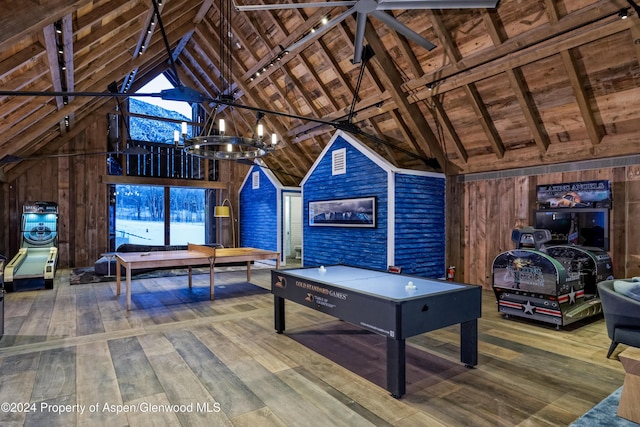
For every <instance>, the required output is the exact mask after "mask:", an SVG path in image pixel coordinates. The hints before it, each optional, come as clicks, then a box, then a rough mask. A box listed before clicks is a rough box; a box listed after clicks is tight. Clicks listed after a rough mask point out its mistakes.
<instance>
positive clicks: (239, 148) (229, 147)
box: [173, 0, 278, 160]
mask: <svg viewBox="0 0 640 427" xmlns="http://www.w3.org/2000/svg"><path fill="white" fill-rule="evenodd" d="M219 7H220V26H219V37H220V67H219V69H220V81H221V86H220V87H222V88H223V90H222V93H220V95H219V96H218V98H217V99H216V100H214V101H213V103H214V104H216V105H215V106H214V107H213V108H212V113H211V114H210V115H209V117H208V118H207V119H206V120H205V123H204V126H203V127H202V129H201V132H200V134H199V135H198V136H192V137H188V131H187V123H186V122H182V135H180V133H179V132H178V131H177V130H176V131H175V132H174V136H173V141H174V143H175V145H176V148H178V147H179V146H180V139H181V138H180V137H181V136H182V148H183V150H184V151H185V152H186V153H189V154H192V155H194V156H197V157H204V158H209V159H219V160H243V159H249V160H252V159H256V158H259V157H263V156H265V155H266V154H268V153H269V152H271V151H273V150H274V149H275V148H276V145H277V142H278V137H277V136H276V134H275V133H272V134H271V138H265V135H264V126H263V125H262V123H260V120H261V119H262V118H263V117H264V112H262V111H260V110H258V112H257V114H256V124H255V127H254V129H253V132H252V134H251V136H241V135H233V134H228V133H227V132H226V125H225V120H224V119H219V121H218V122H217V124H218V126H217V127H216V116H217V113H218V109H219V108H220V107H221V105H226V106H228V108H229V111H230V112H231V118H232V119H233V113H234V107H233V104H234V94H235V92H236V89H235V86H234V84H233V82H232V78H233V76H232V74H231V60H232V58H231V49H232V45H233V43H232V39H233V32H232V31H233V28H232V25H231V13H232V9H233V7H232V0H219ZM216 101H217V102H216ZM231 122H232V124H233V127H234V131H235V133H236V134H237V129H235V128H236V126H235V120H232V121H231Z"/></svg>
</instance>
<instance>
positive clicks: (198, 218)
mask: <svg viewBox="0 0 640 427" xmlns="http://www.w3.org/2000/svg"><path fill="white" fill-rule="evenodd" d="M172 87H173V86H172V85H171V83H169V81H168V80H167V79H166V78H165V77H164V76H163V75H159V76H158V77H156V78H155V79H154V80H152V81H151V82H150V83H149V84H147V85H146V86H144V87H143V88H141V89H140V90H139V92H140V93H157V92H160V91H161V90H163V89H170V88H172ZM129 102H130V104H129V108H130V110H131V111H132V112H136V113H141V114H144V115H147V116H153V117H160V118H170V119H173V120H170V121H163V120H151V119H142V118H139V117H132V118H131V119H130V120H129V131H130V135H131V138H132V140H133V141H134V143H135V145H137V146H140V147H143V148H145V149H146V150H147V151H148V154H145V155H142V156H139V155H129V156H127V157H128V160H127V162H126V167H127V169H126V175H129V176H145V177H153V178H155V177H159V178H173V179H176V180H178V179H188V180H203V179H206V178H208V179H210V180H215V179H216V172H215V171H216V165H215V162H213V161H211V160H206V162H208V163H207V164H205V163H204V162H205V161H204V160H202V159H199V158H196V157H193V156H191V155H187V154H186V153H184V152H183V150H182V149H180V148H176V147H174V143H173V135H174V131H175V130H178V129H180V128H181V126H180V122H181V121H191V120H190V118H189V117H192V115H193V109H192V106H191V105H189V104H188V103H186V102H175V101H165V100H162V99H160V98H132V99H130V100H129ZM207 171H208V175H209V176H208V177H206V176H205V174H206V172H207ZM120 173H122V172H120ZM111 195H112V197H111V202H110V224H109V225H110V249H111V250H116V249H117V248H118V247H119V246H120V245H121V244H123V243H133V244H142V245H167V244H171V245H186V244H187V243H197V244H209V243H215V220H214V218H213V214H212V211H213V207H214V203H213V201H214V200H215V190H205V189H198V188H186V187H164V186H150V185H114V186H112V189H111Z"/></svg>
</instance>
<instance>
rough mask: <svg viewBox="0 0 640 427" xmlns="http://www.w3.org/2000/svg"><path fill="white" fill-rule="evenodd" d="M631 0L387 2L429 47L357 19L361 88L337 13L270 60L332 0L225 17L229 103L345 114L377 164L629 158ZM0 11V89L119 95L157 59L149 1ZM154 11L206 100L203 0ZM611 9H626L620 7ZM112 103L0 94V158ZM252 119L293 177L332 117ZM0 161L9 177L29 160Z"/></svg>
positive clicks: (32, 149) (209, 79)
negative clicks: (229, 34)
mask: <svg viewBox="0 0 640 427" xmlns="http://www.w3.org/2000/svg"><path fill="white" fill-rule="evenodd" d="M237 1H238V2H239V3H241V4H248V3H252V4H257V3H260V2H262V1H261V0H237ZM288 1H289V0H286V1H284V0H277V2H280V3H282V2H288ZM268 2H273V1H272V0H265V1H264V2H262V3H268ZM632 3H633V2H630V1H629V0H557V1H556V0H502V1H500V2H499V4H498V7H497V8H496V9H491V10H487V9H446V10H402V11H393V12H392V13H393V15H394V17H395V18H396V19H397V20H399V21H400V22H402V23H404V24H405V25H406V26H408V27H409V28H411V29H413V30H414V31H416V32H417V33H419V34H421V35H422V36H424V37H425V38H426V39H428V40H430V41H432V42H433V43H435V44H436V45H437V47H436V48H435V49H433V50H432V51H427V50H425V49H423V48H422V47H420V46H417V45H415V44H414V43H413V42H412V41H408V40H407V39H405V38H404V37H403V36H401V35H399V34H398V33H396V32H395V31H393V30H391V29H390V28H388V27H386V26H385V25H384V24H383V23H381V22H379V21H377V20H376V19H375V18H370V19H368V20H367V27H366V30H365V43H366V44H367V45H368V46H369V47H370V48H371V49H372V51H373V57H372V58H371V59H370V60H369V61H367V62H366V65H365V68H364V70H363V72H362V81H361V83H360V84H359V83H358V79H359V76H360V74H361V70H360V68H361V66H362V64H353V63H352V61H351V60H352V58H353V48H354V46H353V38H354V33H355V19H353V18H351V17H350V18H347V19H346V20H345V21H344V22H343V23H341V24H339V25H337V26H335V27H334V28H332V29H330V30H329V31H327V32H326V33H324V34H323V35H322V36H321V37H319V38H318V39H316V40H314V41H312V42H310V43H308V44H306V45H304V46H302V47H301V48H300V49H297V50H296V51H293V52H291V53H290V54H289V55H285V56H282V55H281V53H282V49H283V47H288V46H290V45H291V44H293V43H294V42H296V41H297V40H299V39H300V38H301V37H302V36H304V35H305V34H307V33H308V32H309V31H310V30H311V29H312V28H314V27H317V26H318V25H320V22H321V20H322V18H323V17H326V16H329V15H330V16H336V15H338V14H339V13H341V12H343V11H344V10H346V8H344V7H328V8H305V9H296V10H272V11H252V12H237V11H234V13H233V15H232V24H233V42H234V43H233V47H234V51H233V57H232V64H231V67H232V68H231V69H232V73H233V82H234V83H235V84H236V85H237V92H236V96H237V98H236V102H237V103H241V104H246V105H250V106H253V107H258V108H264V109H268V110H274V111H279V112H283V113H287V114H291V115H299V116H305V117H313V118H317V119H324V120H329V121H344V120H346V119H347V116H348V114H349V112H350V111H351V109H352V108H353V111H354V112H355V114H354V116H353V119H352V122H353V123H354V124H355V125H357V127H358V128H359V129H360V130H361V131H362V132H363V133H366V134H369V135H372V136H374V138H367V137H363V136H359V137H358V138H359V139H361V140H362V141H363V142H364V143H365V144H367V145H368V146H369V147H370V148H372V149H373V150H375V151H377V152H378V153H379V154H380V155H382V156H383V157H384V158H386V159H387V160H389V161H390V162H391V163H393V164H395V165H397V166H399V167H403V168H410V169H419V170H435V171H441V172H445V173H447V174H454V175H455V174H466V173H474V172H488V171H497V170H503V169H510V168H519V167H524V166H532V165H543V164H551V163H561V162H573V161H579V160H586V159H598V158H606V157H612V156H624V155H630V154H637V153H638V152H640V149H639V147H640V66H639V64H638V58H639V57H640V27H639V25H638V24H639V22H640V21H639V18H638V13H637V8H634V7H632V6H633V4H632ZM3 6H4V7H5V8H6V9H5V10H11V13H10V14H5V15H4V17H3V18H1V20H0V30H1V31H0V91H30V92H41V91H81V92H87V91H89V92H107V87H108V86H109V84H110V83H111V82H114V81H115V82H116V83H117V84H118V86H119V87H120V88H122V87H123V86H124V85H126V84H127V83H129V84H130V85H131V86H130V89H129V92H130V93H131V92H133V91H135V90H136V89H137V88H140V87H142V86H143V85H144V84H146V83H147V82H148V81H150V80H151V79H153V78H154V77H155V76H157V75H158V74H159V73H162V72H165V71H167V70H171V69H172V67H171V66H170V62H169V60H168V59H169V56H168V53H167V50H166V48H165V43H164V40H163V37H162V34H161V31H159V29H158V25H151V23H152V22H154V23H155V22H156V21H155V19H154V7H153V5H152V3H151V0H139V1H135V0H94V1H91V0H77V1H70V0H48V1H44V0H19V1H18V0H5V1H3ZM159 8H160V10H161V16H162V23H163V26H164V29H165V32H166V35H167V41H168V44H169V46H170V49H171V52H172V57H173V58H174V59H175V65H176V69H177V72H178V77H179V80H180V81H181V82H182V83H184V84H185V85H186V86H188V87H191V88H193V89H195V90H197V91H199V92H202V93H203V94H206V95H208V96H211V97H216V96H217V95H218V94H219V92H220V86H221V84H220V39H219V21H220V19H219V16H220V10H219V9H220V5H219V1H218V0H163V1H162V2H161V4H160V6H159ZM621 9H626V10H627V11H628V13H629V18H628V19H620V17H619V12H620V10H621ZM56 27H60V29H61V30H62V33H61V35H59V36H57V35H56V34H55V31H56ZM279 57H281V58H280V60H278V58H279ZM62 65H64V67H62ZM257 73H259V76H258V75H257ZM356 91H357V93H356ZM354 98H355V103H354V104H353V106H352V102H353V100H354ZM114 106H115V101H114V99H113V98H110V97H97V96H94V97H91V96H78V97H69V98H68V99H63V98H62V97H53V96H49V97H43V96H19V97H18V96H0V114H1V116H2V120H1V121H0V158H3V157H4V156H7V155H9V156H18V157H29V156H38V155H43V154H51V153H55V152H56V151H57V150H59V148H60V147H63V146H65V144H66V143H67V142H68V141H69V140H70V138H72V137H73V136H75V135H77V134H78V133H79V132H81V131H82V129H83V128H84V127H86V126H88V125H90V124H91V123H92V122H93V121H94V120H95V119H96V117H104V113H106V112H108V111H110V110H112V109H113V108H114ZM205 107H207V108H208V106H205ZM228 110H229V109H227V112H228ZM234 114H239V116H240V120H238V119H236V123H238V122H239V123H240V124H239V126H241V127H243V128H244V129H240V130H241V131H243V132H244V131H246V132H248V129H249V127H251V126H252V125H253V124H254V123H255V112H253V111H238V110H236V111H235V112H234ZM264 120H265V126H266V127H267V129H268V130H269V132H271V131H275V132H276V133H277V134H278V135H279V136H280V140H281V143H280V145H279V146H278V148H277V150H276V151H275V152H273V153H271V154H269V155H268V156H266V157H265V158H264V161H265V163H266V165H267V166H268V167H270V168H271V169H272V170H274V171H275V172H276V175H278V177H279V178H280V179H281V180H282V182H283V183H284V184H286V185H297V184H298V183H299V181H300V178H299V177H303V176H304V175H305V173H306V172H307V171H308V170H309V168H310V166H311V165H312V164H313V162H314V161H315V160H316V158H317V156H318V155H319V154H320V152H321V151H322V149H323V148H324V147H325V145H326V144H327V143H328V141H329V140H330V138H331V136H332V135H333V133H334V132H335V128H334V127H332V126H328V125H322V124H318V123H315V122H309V121H305V120H300V119H295V118H288V117H282V116H277V115H269V114H267V116H266V117H265V119H264ZM105 148H106V141H105ZM434 159H435V161H437V164H436V163H435V162H434ZM2 168H3V172H4V178H5V180H7V179H12V178H15V177H16V176H18V175H19V174H20V173H23V172H24V171H25V170H26V168H27V166H24V165H23V164H21V163H10V164H6V165H4V166H2Z"/></svg>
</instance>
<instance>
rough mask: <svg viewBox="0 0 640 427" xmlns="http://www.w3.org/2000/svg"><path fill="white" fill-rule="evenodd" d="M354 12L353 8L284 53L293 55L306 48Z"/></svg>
mask: <svg viewBox="0 0 640 427" xmlns="http://www.w3.org/2000/svg"><path fill="white" fill-rule="evenodd" d="M354 10H355V9H354V8H353V7H352V8H351V9H348V10H347V11H345V12H343V13H341V14H340V15H338V16H336V17H335V18H333V19H332V20H331V21H329V22H327V23H326V24H324V25H323V26H321V27H320V28H318V29H317V30H315V31H314V32H312V33H309V34H307V35H306V36H304V37H302V38H301V39H300V40H298V41H297V42H295V43H293V44H292V45H291V46H289V47H287V48H285V49H284V51H285V52H287V53H291V52H293V51H295V50H297V49H299V48H301V47H302V46H305V45H306V44H307V43H309V42H311V41H312V40H315V39H317V38H319V37H320V36H321V35H323V34H324V33H326V32H327V31H329V30H330V29H331V28H333V27H334V26H335V25H337V24H339V23H341V22H342V21H344V20H345V19H346V18H347V16H349V15H351V14H352V13H353V12H354Z"/></svg>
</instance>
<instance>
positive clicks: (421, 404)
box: [0, 269, 626, 427]
mask: <svg viewBox="0 0 640 427" xmlns="http://www.w3.org/2000/svg"><path fill="white" fill-rule="evenodd" d="M69 274H70V271H69V270H60V271H59V272H58V274H57V277H56V280H55V282H54V289H53V290H37V291H26V292H14V293H10V294H6V297H5V335H4V337H3V338H2V339H1V340H0V402H10V403H16V404H18V403H29V404H31V405H33V406H31V407H30V409H33V411H29V412H27V411H17V412H15V411H14V412H11V411H0V425H15V426H19V425H65V426H72V425H78V426H89V425H90V426H95V425H105V426H114V425H116V426H147V425H149V426H158V425H165V426H198V425H203V426H211V425H215V426H252V427H253V426H300V425H305V426H310V427H314V426H348V427H351V426H467V425H472V426H564V425H569V424H571V423H572V422H573V421H574V420H575V419H576V418H578V417H579V416H580V415H582V414H583V413H584V412H586V411H587V410H588V409H590V408H591V407H593V406H594V405H595V404H596V403H598V402H599V401H600V400H602V399H603V398H605V397H606V396H607V395H609V394H610V393H611V392H613V391H614V390H615V389H617V388H618V387H620V386H621V385H622V382H623V378H624V371H623V369H622V366H621V364H620V362H619V361H618V360H616V359H615V357H614V359H611V360H608V359H606V356H605V355H606V352H607V349H608V347H609V339H608V337H607V334H606V328H605V324H604V320H603V318H602V317H596V318H592V319H589V320H587V321H584V322H581V323H580V324H574V325H570V326H568V327H566V328H563V329H560V330H557V329H555V328H554V327H552V326H549V325H541V324H533V323H528V322H526V321H524V320H521V319H504V318H503V317H502V315H501V314H499V313H498V311H497V308H496V307H497V306H496V302H495V297H494V295H493V293H492V292H488V291H487V292H484V294H483V314H482V318H481V319H480V320H479V333H480V345H479V364H478V366H477V367H476V368H475V369H467V368H465V367H464V366H462V365H461V364H460V362H459V334H458V327H457V326H454V327H450V328H445V329H442V330H438V331H434V332H430V333H428V334H423V335H420V336H417V337H413V338H411V339H409V340H408V341H407V344H408V346H407V361H408V366H407V394H406V395H405V396H404V397H403V398H402V399H394V398H392V397H391V396H390V395H389V393H388V392H387V391H386V390H385V388H384V382H385V378H386V377H385V372H384V369H385V342H384V338H382V337H379V336H377V335H374V334H370V333H368V332H365V331H363V330H361V329H359V328H357V327H354V326H351V325H349V324H346V323H344V322H341V321H339V320H336V319H334V318H332V317H330V316H327V315H324V314H322V313H319V312H316V311H314V310H311V309H308V308H305V307H302V306H300V305H297V304H294V303H287V309H286V310H287V326H288V329H287V331H286V333H285V334H282V335H279V334H276V333H275V331H274V329H273V297H272V295H271V294H270V293H269V292H268V289H269V283H270V270H268V269H255V270H254V271H252V283H247V282H246V272H245V271H230V272H222V273H216V299H215V300H214V301H210V300H209V278H208V276H207V275H195V276H194V281H193V282H194V286H193V288H192V289H189V288H188V286H187V277H186V276H176V277H160V278H152V279H151V278H150V279H135V278H134V280H133V281H132V310H131V311H129V312H127V311H126V310H125V298H124V295H121V296H120V297H119V298H118V297H116V295H115V282H104V283H93V284H85V285H75V286H71V285H69ZM624 348H626V346H623V345H620V348H619V349H618V350H617V351H616V354H618V353H619V352H621V351H623V350H624ZM63 405H70V406H68V407H67V406H63ZM73 405H77V406H73ZM58 409H67V410H66V411H65V412H63V413H56V412H57V410H58ZM82 409H83V410H82Z"/></svg>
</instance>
